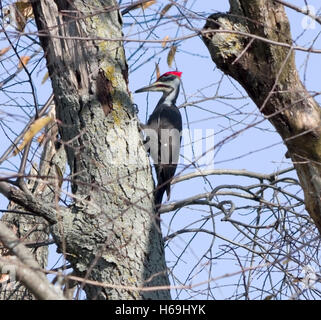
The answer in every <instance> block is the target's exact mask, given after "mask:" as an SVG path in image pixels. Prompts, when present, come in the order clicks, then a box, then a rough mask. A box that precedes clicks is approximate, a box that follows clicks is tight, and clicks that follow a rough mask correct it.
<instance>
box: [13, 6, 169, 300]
mask: <svg viewBox="0 0 321 320" xmlns="http://www.w3.org/2000/svg"><path fill="white" fill-rule="evenodd" d="M116 8H117V6H116V1H112V0H108V1H107V0H106V1H73V2H72V6H71V5H70V2H68V1H58V0H57V1H52V0H50V1H49V0H48V1H46V0H44V1H36V2H34V3H33V10H34V14H35V19H36V22H37V26H38V30H39V33H40V35H41V37H40V38H41V43H42V46H43V49H44V51H45V56H46V59H47V66H48V70H49V74H50V78H51V81H52V86H53V91H54V95H55V103H56V107H57V109H56V111H57V118H58V119H59V120H60V121H61V125H60V126H59V132H60V135H61V138H62V143H63V145H64V147H65V149H66V152H67V159H68V164H69V167H70V171H71V175H70V177H71V185H72V192H73V200H74V204H73V206H72V207H71V208H70V209H66V208H59V210H57V208H55V210H56V220H57V223H53V224H52V233H53V235H54V238H55V240H56V242H57V244H58V247H59V249H60V251H61V252H62V253H63V254H64V255H65V257H66V259H67V260H68V261H69V262H70V263H71V265H72V267H73V269H74V271H75V274H76V275H77V276H81V277H84V278H86V279H90V280H95V281H99V282H103V283H104V284H105V285H106V286H104V287H99V286H94V285H88V284H85V285H84V290H85V291H86V294H87V298H88V299H169V298H170V294H169V290H154V291H139V290H132V289H131V288H129V287H138V288H139V287H144V286H145V287H146V286H157V285H163V286H164V285H165V286H166V285H168V284H169V282H168V276H167V271H166V264H165V258H164V247H163V242H162V235H161V233H160V230H159V225H158V221H156V220H155V215H154V208H153V187H154V186H153V181H152V176H151V168H150V165H149V160H148V157H147V155H146V152H145V150H144V147H143V144H142V141H141V137H140V134H139V130H138V121H137V118H136V115H135V113H134V109H133V105H132V100H131V97H130V94H129V91H128V87H127V81H128V79H127V65H126V59H125V54H124V49H123V45H122V43H121V42H119V41H99V40H94V39H97V36H98V37H103V38H108V39H112V38H120V37H121V36H122V31H121V27H122V25H121V17H120V14H119V13H118V10H117V9H116ZM69 10H70V11H69ZM81 38H84V39H87V40H81ZM10 195H11V196H13V193H12V192H11V193H10ZM16 200H17V199H16ZM18 201H19V200H18ZM29 205H32V206H34V205H35V203H34V201H33V200H31V201H30V203H29ZM40 211H41V210H40ZM42 214H43V213H42ZM108 284H110V285H111V287H110V288H109V287H108ZM117 286H121V287H120V288H117ZM126 287H128V288H126Z"/></svg>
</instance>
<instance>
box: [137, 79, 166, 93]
mask: <svg viewBox="0 0 321 320" xmlns="http://www.w3.org/2000/svg"><path fill="white" fill-rule="evenodd" d="M166 89H170V87H169V86H168V85H166V84H164V83H162V82H158V81H156V82H154V83H152V84H151V85H149V86H146V87H143V88H140V89H138V90H136V91H135V93H140V92H146V91H164V90H166Z"/></svg>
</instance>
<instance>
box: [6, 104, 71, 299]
mask: <svg viewBox="0 0 321 320" xmlns="http://www.w3.org/2000/svg"><path fill="white" fill-rule="evenodd" d="M51 113H52V117H54V106H52V110H51ZM57 130H58V129H57V126H56V125H53V123H50V124H49V125H48V128H47V130H46V135H45V139H46V141H45V143H44V149H43V152H42V156H41V161H40V167H39V169H37V168H35V167H33V168H32V170H31V172H30V178H29V180H28V184H27V187H28V189H29V190H30V192H32V194H33V195H35V196H37V197H38V199H41V201H44V202H47V203H55V202H56V201H58V199H59V190H60V186H59V173H58V171H59V172H61V173H63V172H64V169H65V165H66V154H65V151H64V149H63V148H62V147H61V146H59V145H57V144H56V143H55V141H56V135H57ZM57 170H58V171H57ZM31 177H33V178H31ZM35 177H37V178H35ZM44 177H50V179H46V178H44ZM7 210H8V212H7V213H5V214H4V215H3V216H2V218H1V221H2V222H4V223H5V224H6V225H7V226H8V228H9V229H11V230H12V231H13V233H14V234H15V235H16V236H17V237H18V238H19V240H20V241H21V242H22V243H24V244H26V246H27V247H29V248H30V255H32V256H33V257H34V259H35V261H36V262H37V263H38V264H39V267H40V268H43V269H45V268H46V267H47V260H48V241H49V235H50V232H49V224H48V222H47V221H46V220H45V219H44V218H43V217H39V216H33V215H32V214H33V212H32V211H31V212H29V214H31V215H29V214H24V213H23V212H25V211H26V210H25V209H24V208H23V207H22V206H20V205H18V204H16V203H14V202H12V201H11V202H10V203H9V205H8V208H7ZM17 211H18V212H21V213H15V212H17ZM8 255H10V251H8V250H5V249H4V250H3V249H2V250H1V249H0V257H1V256H3V257H4V258H6V257H7V256H8ZM5 269H6V268H5ZM6 271H7V272H8V274H7V275H3V278H4V279H5V280H6V284H3V285H1V286H0V300H33V299H35V297H34V295H33V293H32V292H30V291H29V290H28V289H26V288H25V287H24V286H23V284H22V283H21V282H20V281H18V279H17V278H16V275H15V274H14V272H13V270H11V268H10V265H9V266H8V268H7V270H6Z"/></svg>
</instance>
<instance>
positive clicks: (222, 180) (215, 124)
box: [0, 0, 321, 299]
mask: <svg viewBox="0 0 321 320" xmlns="http://www.w3.org/2000/svg"><path fill="white" fill-rule="evenodd" d="M304 2H305V1H301V0H296V1H291V3H292V4H294V5H297V6H299V7H303V5H304ZM122 3H125V2H124V1H122ZM164 4H167V1H165V0H164V1H158V2H157V3H156V4H155V5H152V6H151V7H149V8H148V9H146V10H145V18H146V20H147V21H148V17H150V16H152V15H153V14H154V13H155V10H158V9H159V7H160V6H162V5H164ZM309 4H310V5H311V8H310V10H313V8H315V9H316V13H317V10H318V9H319V8H321V6H320V4H319V2H318V1H316V0H315V1H309ZM189 6H190V7H189V9H190V10H193V11H196V12H198V13H199V16H198V20H196V19H195V20H193V22H192V23H193V27H194V28H195V27H196V28H200V27H202V26H203V25H204V23H205V19H206V17H207V16H208V15H209V14H211V13H215V12H225V11H227V10H228V1H227V0H224V1H213V2H209V1H205V0H199V1H189ZM286 11H287V13H288V17H289V19H290V24H291V31H292V36H293V39H295V41H296V44H297V45H301V46H305V47H307V46H310V45H311V44H312V43H311V40H312V39H313V40H315V39H316V37H317V35H318V33H319V32H320V26H319V25H313V23H311V24H309V23H308V22H309V21H308V20H306V19H305V18H303V17H302V15H300V14H298V13H296V12H294V11H293V10H290V9H286ZM135 14H137V15H138V16H140V19H141V16H142V15H141V14H140V13H139V12H136V13H135ZM168 14H169V15H173V17H175V15H176V14H177V11H176V9H174V8H172V9H170V11H169V12H168ZM130 21H132V20H130V19H129V18H127V17H124V34H125V36H128V35H131V34H134V35H133V37H136V38H137V37H141V38H142V39H143V38H144V35H145V33H144V28H146V27H147V26H148V25H149V26H153V24H154V23H155V21H151V22H146V24H144V25H142V26H139V25H138V26H132V25H128V23H129V22H130ZM184 23H186V22H184ZM137 30H139V33H138V35H137V33H135V32H137ZM156 32H157V33H156V34H154V35H152V37H151V38H152V39H163V38H164V37H166V36H169V37H170V38H175V37H181V36H185V35H188V34H190V33H192V32H193V30H188V29H187V28H184V27H182V26H180V27H178V26H177V24H176V22H174V23H172V24H165V25H164V26H160V27H159V28H158V29H157V31H156ZM23 41H26V42H28V40H23ZM23 44H24V43H21V45H23ZM6 46H7V43H6V41H5V40H0V49H1V48H3V47H6ZM138 46H139V43H137V42H127V43H126V42H125V51H126V56H127V58H128V64H129V71H130V72H129V89H130V91H131V92H132V97H133V101H134V103H135V104H137V106H138V109H139V113H138V117H139V119H140V120H141V121H142V122H145V121H146V119H147V116H148V115H149V114H150V113H151V112H152V110H153V107H154V106H155V105H156V103H157V101H158V99H159V98H160V96H159V94H157V93H154V94H134V93H133V92H134V91H135V90H137V89H138V88H141V87H143V86H145V85H147V84H149V83H150V82H152V81H154V80H155V79H156V76H155V72H154V71H155V63H159V68H160V71H161V73H164V72H166V71H169V70H179V71H182V72H183V75H182V86H181V91H180V95H179V97H178V100H177V105H178V106H181V105H183V104H184V103H186V102H191V101H197V100H200V99H202V98H203V99H204V98H205V99H207V98H209V97H213V96H215V98H214V99H208V100H207V101H205V102H202V103H196V104H195V105H192V106H188V107H186V108H181V109H180V110H181V114H182V117H183V122H184V127H185V128H189V129H190V133H191V135H192V140H197V139H198V138H197V136H195V138H194V134H197V133H201V137H202V138H205V137H206V134H209V133H210V132H214V133H215V135H214V140H213V139H212V137H208V142H209V144H211V143H215V145H219V144H220V142H221V141H223V140H224V139H226V138H227V137H229V136H231V134H232V133H234V132H236V131H238V130H241V129H243V128H244V123H246V124H249V123H251V122H253V121H258V120H261V119H262V117H261V115H260V114H259V112H258V111H257V108H256V106H255V105H254V104H253V102H252V101H251V100H250V99H249V98H248V97H247V95H246V93H245V91H244V90H243V89H242V88H241V87H240V86H239V85H238V83H236V82H235V81H234V80H233V79H231V78H227V77H224V76H223V75H222V73H221V72H220V71H219V70H218V69H217V68H216V66H215V65H214V63H213V62H212V60H211V58H210V56H209V53H208V51H207V49H206V47H205V45H204V44H203V42H202V40H201V39H200V38H199V37H194V38H191V39H188V40H184V41H178V42H177V52H176V55H175V59H174V63H173V66H172V67H171V68H170V67H169V66H168V63H167V54H168V51H169V47H165V48H162V46H161V44H148V45H145V46H144V48H145V49H146V50H145V49H144V50H143V51H139V53H136V51H137V47H138ZM313 46H314V47H316V48H321V41H320V39H319V38H317V39H316V40H315V41H314V42H313ZM27 54H28V50H27V52H24V55H27ZM0 59H1V57H0ZM319 60H320V58H319V56H318V55H315V54H310V55H309V54H307V53H302V52H296V62H297V68H298V70H299V72H300V76H301V80H302V81H303V82H304V84H305V85H306V87H307V89H308V90H310V91H311V92H314V91H320V88H319V86H320V85H319V83H320V82H319V81H318V79H319V73H320V64H319ZM31 66H33V67H35V68H37V72H34V73H33V75H34V76H33V80H34V84H35V88H36V90H37V97H38V103H39V104H43V103H44V102H45V101H46V99H47V98H48V96H49V95H50V93H51V85H50V81H49V80H48V81H46V82H45V83H44V84H41V82H42V80H43V77H44V74H45V73H46V68H45V63H44V61H43V60H42V62H41V64H40V67H39V66H37V65H32V64H30V67H31ZM15 68H16V62H15V60H14V58H12V59H6V60H5V62H1V66H0V77H1V78H0V81H2V80H3V78H5V77H6V74H7V71H6V70H8V72H10V71H11V70H14V69H15ZM19 78H20V79H21V80H23V79H24V75H23V74H21V76H20V75H19ZM26 86H27V85H26V84H24V83H21V84H19V86H18V85H14V86H13V87H12V91H14V92H15V93H14V92H12V91H10V92H9V91H8V94H6V95H5V94H3V93H1V92H0V101H2V102H1V104H4V103H3V102H5V103H6V104H8V103H9V102H10V101H11V100H13V101H12V108H10V110H9V111H8V110H3V108H2V107H1V104H0V120H1V112H9V113H14V114H16V116H15V117H14V118H10V119H8V118H6V119H5V120H4V121H1V124H2V125H6V126H7V128H5V129H6V131H8V129H9V130H11V131H12V132H11V133H10V138H11V139H12V137H14V135H15V134H16V133H18V132H19V131H20V130H21V128H22V127H23V124H24V123H25V122H26V119H27V118H28V116H29V114H30V113H31V112H32V110H33V101H32V99H31V98H30V94H28V93H25V92H28V91H30V88H27V87H26ZM8 90H10V88H8ZM13 98H14V99H13ZM316 99H317V101H318V97H317V98H316ZM319 102H320V101H319ZM15 104H17V105H18V104H26V108H24V112H25V113H20V114H19V115H18V116H17V114H18V113H17V107H15ZM28 110H29V114H28ZM195 130H196V131H195ZM197 130H198V131H197ZM1 136H3V131H1ZM3 137H4V136H3ZM8 143H9V140H8V139H7V138H6V137H4V138H3V139H1V144H0V153H1V152H3V150H5V148H6V147H7V146H8ZM185 143H186V142H185ZM196 144H197V142H195V141H194V143H193V145H196ZM183 145H184V141H183ZM207 149H208V146H207V145H206V144H205V140H204V141H203V149H202V151H203V152H204V151H206V150H207ZM184 150H185V152H186V146H185V147H184V148H183V151H182V153H184ZM189 150H190V148H187V151H189ZM285 153H286V148H285V147H284V145H283V143H282V141H281V139H280V137H279V136H278V134H276V133H275V130H274V129H273V127H272V126H271V125H270V124H269V123H268V122H267V121H264V122H263V123H261V124H260V125H259V126H257V127H255V128H250V129H247V130H245V131H243V132H242V133H240V134H237V135H236V136H235V138H234V139H229V140H228V142H227V143H224V144H223V146H222V147H220V148H215V149H214V158H213V159H212V161H211V162H210V163H209V166H208V168H214V169H247V170H251V171H255V172H261V173H271V172H275V171H277V170H280V169H284V168H287V167H290V166H292V164H291V162H290V161H289V160H288V159H286V158H285ZM185 155H186V154H185ZM196 158H197V155H196ZM18 159H19V156H17V157H16V158H12V159H10V162H6V163H5V165H3V166H1V167H0V172H3V171H8V170H9V171H11V170H13V171H14V170H16V166H17V165H18V163H19V162H18ZM192 160H195V159H192ZM185 161H186V159H185ZM181 162H184V159H183V157H181ZM198 163H199V165H200V168H202V169H204V166H203V163H202V161H201V159H200V161H198ZM193 170H194V169H193V168H192V167H190V168H189V169H186V168H185V163H184V165H180V166H178V169H177V173H180V172H182V174H184V173H187V172H190V171H193ZM293 177H295V174H294V173H293ZM248 181H250V180H247V179H245V178H237V177H235V176H215V177H210V178H209V180H208V181H205V182H204V180H203V179H200V178H199V179H192V180H189V181H184V182H182V183H179V184H176V185H174V186H173V188H172V198H171V201H175V200H179V199H183V198H186V197H188V196H192V195H195V194H196V193H202V192H206V191H209V190H211V188H212V187H213V186H214V187H216V186H218V185H220V184H236V183H240V184H241V183H249V182H248ZM247 203H248V202H247V201H246V200H238V204H239V205H244V206H245V205H246V204H247ZM6 205H7V202H6V200H5V199H4V197H3V196H1V195H0V208H6ZM216 211H217V210H216ZM243 213H244V217H243V218H244V221H249V220H251V216H249V217H247V216H246V214H247V212H246V210H244V212H243ZM208 214H209V211H208V209H207V208H204V207H202V206H199V207H197V206H193V207H190V208H188V209H183V210H180V211H177V212H171V213H166V214H164V215H162V223H163V224H162V230H163V233H164V236H167V235H169V234H171V233H173V232H174V231H176V230H180V229H182V228H184V227H186V228H201V227H202V228H206V229H210V230H212V229H213V228H214V229H215V231H216V232H217V233H219V234H220V235H221V236H222V237H226V238H228V239H230V240H231V241H234V240H235V241H236V239H237V233H236V230H235V229H234V228H233V227H231V225H230V224H228V223H224V222H222V221H220V218H221V217H219V218H218V219H216V220H215V225H214V226H213V225H211V224H212V223H213V221H212V220H208V221H207V222H206V223H205V224H204V225H203V223H204V216H206V215H208ZM202 219H203V220H202ZM212 241H213V238H212V236H211V235H209V234H202V233H198V234H197V235H196V236H194V235H192V234H190V233H187V234H182V235H180V236H177V237H175V238H174V239H173V240H171V241H169V242H168V244H167V246H166V258H167V260H168V264H169V266H170V267H172V268H173V270H174V275H173V276H171V281H172V283H173V284H178V283H182V282H183V283H186V284H191V283H194V284H195V283H198V282H201V281H206V279H208V278H215V277H219V276H222V275H224V274H225V273H228V272H233V271H235V270H239V266H238V265H237V264H236V263H235V258H234V259H232V257H229V256H228V255H226V256H224V259H214V257H215V255H216V254H217V253H218V252H222V250H224V249H222V248H223V247H222V246H223V245H225V244H226V241H224V240H223V239H216V240H215V243H214V244H213V246H212V250H211V252H210V253H209V252H207V250H208V248H209V243H211V242H212ZM187 245H188V249H186V247H187ZM204 255H212V256H213V259H212V260H210V261H212V263H208V262H207V264H206V263H205V261H208V260H206V259H204V258H202V257H203V256H204ZM178 256H179V257H180V258H179V263H177V260H178V258H177V257H178ZM199 261H201V262H199ZM56 262H57V255H56V254H54V252H53V250H52V254H51V257H50V266H53V265H55V264H56ZM58 265H59V262H58ZM175 277H176V279H175ZM236 279H238V278H235V277H228V278H225V279H222V280H220V281H217V282H213V283H212V284H211V285H212V287H213V292H214V293H215V294H214V296H215V298H216V299H225V298H228V297H230V296H231V295H233V293H234V284H235V282H237V280H236ZM205 287H206V285H203V286H201V288H203V289H204V288H205ZM197 288H198V287H197ZM173 297H176V298H177V299H193V298H198V299H205V298H212V296H211V295H205V294H200V293H199V292H196V291H195V292H194V293H193V292H192V293H191V292H189V293H187V292H186V291H185V290H174V291H173Z"/></svg>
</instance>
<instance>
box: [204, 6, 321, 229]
mask: <svg viewBox="0 0 321 320" xmlns="http://www.w3.org/2000/svg"><path fill="white" fill-rule="evenodd" d="M230 6H231V8H230V12H229V13H227V14H214V15H212V16H210V17H209V18H208V20H207V22H206V25H205V27H204V30H203V40H204V42H205V44H206V46H207V48H208V49H209V52H210V54H211V57H212V59H213V61H214V62H215V63H216V65H217V66H218V67H219V68H220V69H221V70H222V71H223V72H224V73H226V74H228V75H230V76H231V77H233V78H234V79H235V80H237V81H238V82H239V83H240V84H241V85H242V86H243V88H244V89H245V90H246V91H247V92H248V94H249V96H250V97H251V98H252V100H253V101H254V102H255V103H256V105H257V107H258V108H259V110H260V111H261V112H262V113H263V114H264V116H265V117H266V118H267V119H268V120H269V121H270V122H271V123H272V124H273V125H274V127H275V128H276V130H277V132H278V133H279V134H280V136H281V137H282V139H283V141H284V143H285V145H286V146H287V148H288V153H287V156H289V157H290V158H291V159H292V161H293V164H294V166H295V169H296V171H297V174H298V177H299V179H300V182H301V186H302V189H303V191H304V195H305V206H306V209H307V211H308V212H309V214H310V216H311V217H312V219H313V220H314V222H315V224H316V226H317V227H318V229H319V232H321V179H320V176H321V166H320V163H321V152H320V150H321V109H320V106H319V105H318V103H317V102H316V101H315V100H314V99H313V97H311V96H310V94H309V93H308V91H307V90H306V88H305V87H304V85H303V84H302V82H301V81H300V78H299V74H298V72H297V69H296V66H295V59H294V51H293V50H292V48H291V46H292V37H291V31H290V24H289V21H288V18H287V16H286V13H285V11H284V7H283V5H281V4H278V3H276V2H275V1H272V0H271V1H266V0H230Z"/></svg>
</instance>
